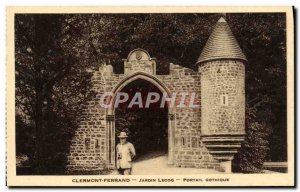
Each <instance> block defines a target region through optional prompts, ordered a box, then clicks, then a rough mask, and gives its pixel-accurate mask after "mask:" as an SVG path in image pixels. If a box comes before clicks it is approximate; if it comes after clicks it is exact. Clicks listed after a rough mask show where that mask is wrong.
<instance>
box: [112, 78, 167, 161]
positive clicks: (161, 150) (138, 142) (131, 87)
mask: <svg viewBox="0 0 300 192" xmlns="http://www.w3.org/2000/svg"><path fill="white" fill-rule="evenodd" d="M120 92H123V93H127V94H128V95H129V99H128V100H127V102H124V103H121V104H119V106H118V107H117V108H116V109H115V141H116V144H117V143H119V139H118V137H117V136H118V135H119V133H120V132H121V131H125V132H126V133H127V134H128V138H127V140H128V141H129V142H131V143H132V144H133V145H134V147H135V149H136V154H137V156H136V159H135V161H136V162H138V161H143V160H147V159H151V158H154V157H158V156H162V155H167V154H168V108H167V105H164V106H163V107H161V106H160V104H161V98H162V95H163V93H162V92H161V91H160V89H159V88H158V87H157V86H155V85H153V84H152V83H150V82H149V81H146V80H143V79H137V80H134V81H132V82H130V83H129V84H127V85H126V86H125V87H123V88H122V89H121V90H120ZM150 92H151V93H157V94H159V96H160V97H159V100H158V101H157V102H155V103H151V104H150V105H149V107H146V106H145V104H146V98H147V96H148V94H149V93H150ZM136 93H141V98H142V106H143V107H142V108H141V107H140V106H139V105H132V107H129V105H130V102H131V101H132V99H133V97H134V95H135V94H136Z"/></svg>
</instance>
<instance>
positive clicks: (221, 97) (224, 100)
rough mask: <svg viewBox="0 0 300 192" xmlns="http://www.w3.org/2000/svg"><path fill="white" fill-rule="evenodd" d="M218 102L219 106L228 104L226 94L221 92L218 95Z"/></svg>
mask: <svg viewBox="0 0 300 192" xmlns="http://www.w3.org/2000/svg"><path fill="white" fill-rule="evenodd" d="M220 104H221V106H228V95H227V94H223V95H221V96H220Z"/></svg>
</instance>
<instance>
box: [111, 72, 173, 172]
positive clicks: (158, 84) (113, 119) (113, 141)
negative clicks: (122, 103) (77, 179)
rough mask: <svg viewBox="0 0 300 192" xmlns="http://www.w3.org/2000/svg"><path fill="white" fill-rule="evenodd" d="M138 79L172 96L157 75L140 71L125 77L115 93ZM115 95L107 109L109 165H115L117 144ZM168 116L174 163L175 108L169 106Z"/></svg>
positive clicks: (170, 147) (170, 160)
mask: <svg viewBox="0 0 300 192" xmlns="http://www.w3.org/2000/svg"><path fill="white" fill-rule="evenodd" d="M137 81H145V82H147V83H149V84H151V85H152V86H153V87H155V88H157V89H158V90H159V91H160V92H161V94H167V95H168V96H169V97H170V96H171V92H170V91H169V89H168V88H167V87H166V86H165V85H164V84H163V83H162V82H161V81H160V80H159V79H158V78H156V77H155V76H153V75H150V74H147V73H143V72H138V73H135V74H132V75H131V76H129V77H127V78H124V79H123V80H122V81H121V82H120V83H119V84H118V85H117V86H116V87H115V88H114V89H113V91H112V92H113V93H114V95H116V93H118V92H120V91H121V90H122V89H124V88H125V87H126V86H128V85H130V84H133V83H134V82H137ZM115 99H116V98H115V97H112V98H111V101H110V102H111V103H112V105H111V107H110V108H108V109H107V115H106V122H107V125H106V130H107V131H106V135H107V138H108V139H107V146H108V147H107V160H108V162H109V165H110V166H111V167H115V144H116V138H115V135H116V126H115V125H116V116H115V115H116V109H115V108H114V107H113V106H114V103H115ZM166 118H167V120H166V121H167V144H168V145H167V146H168V150H167V153H168V164H173V158H174V129H175V121H174V109H173V108H169V107H167V112H166Z"/></svg>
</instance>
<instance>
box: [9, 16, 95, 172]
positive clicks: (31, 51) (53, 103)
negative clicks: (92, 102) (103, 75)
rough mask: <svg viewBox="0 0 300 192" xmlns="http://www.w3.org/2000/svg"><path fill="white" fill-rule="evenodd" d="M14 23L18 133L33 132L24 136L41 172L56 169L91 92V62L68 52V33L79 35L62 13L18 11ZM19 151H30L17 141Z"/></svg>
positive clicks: (35, 166) (62, 162)
mask: <svg viewBox="0 0 300 192" xmlns="http://www.w3.org/2000/svg"><path fill="white" fill-rule="evenodd" d="M15 22H16V23H15V24H16V32H15V37H16V40H15V43H16V49H15V56H16V63H15V65H16V114H17V119H16V120H17V132H20V133H25V132H27V131H28V133H29V132H31V134H30V135H28V134H25V135H24V136H23V137H26V136H27V138H26V139H25V140H27V141H29V142H30V143H31V142H32V140H33V141H34V146H31V148H32V149H34V150H33V151H30V154H29V157H32V158H33V160H32V161H33V162H34V164H33V166H34V168H35V170H36V172H37V173H41V174H42V173H48V172H49V171H50V170H52V171H57V169H59V170H60V169H63V168H61V167H64V161H65V160H66V158H65V157H63V156H65V155H64V154H65V153H67V147H65V146H68V145H66V144H65V143H68V142H69V140H70V138H71V137H72V134H73V132H74V130H75V128H76V123H77V122H78V120H79V119H78V117H79V114H80V109H81V104H83V103H84V102H85V101H86V99H87V98H88V97H89V95H90V94H89V93H88V90H89V87H90V78H91V74H90V73H89V72H88V71H87V69H88V68H89V67H90V66H89V65H87V62H82V60H80V58H79V57H76V55H72V54H70V53H68V52H67V51H65V50H66V48H65V47H64V46H65V44H64V42H65V39H66V37H67V36H72V37H73V38H76V35H77V34H75V32H74V31H73V30H72V29H68V28H67V25H66V24H65V23H66V22H65V18H64V17H63V16H62V15H16V21H15ZM32 127H33V128H34V130H32V129H31V128H32ZM19 136H20V135H19ZM20 142H21V141H20ZM22 143H23V142H22ZM25 143H26V142H25ZM25 146H26V145H25ZM25 146H24V147H25ZM26 148H28V146H26ZM18 153H28V151H26V150H25V148H23V146H21V145H17V154H18ZM32 153H33V154H32Z"/></svg>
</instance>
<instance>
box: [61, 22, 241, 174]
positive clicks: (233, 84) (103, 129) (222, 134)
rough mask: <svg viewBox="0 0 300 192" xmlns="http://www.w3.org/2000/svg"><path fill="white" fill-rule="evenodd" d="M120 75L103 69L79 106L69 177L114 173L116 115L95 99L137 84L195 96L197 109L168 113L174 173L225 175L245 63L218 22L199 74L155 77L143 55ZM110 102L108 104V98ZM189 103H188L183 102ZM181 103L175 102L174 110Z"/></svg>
mask: <svg viewBox="0 0 300 192" xmlns="http://www.w3.org/2000/svg"><path fill="white" fill-rule="evenodd" d="M123 61H124V74H115V73H114V72H113V68H112V66H111V65H106V64H104V65H102V66H101V67H100V68H99V70H98V71H95V72H94V75H93V77H92V82H93V85H94V86H93V91H95V92H96V93H97V94H96V97H95V98H94V99H92V100H91V101H89V102H88V104H87V105H85V106H84V112H83V114H82V120H81V122H80V126H79V127H78V129H77V131H76V133H75V136H74V138H73V140H72V144H71V146H70V153H69V156H68V162H69V164H68V167H67V168H68V170H69V171H90V170H93V171H95V170H104V169H113V168H115V145H116V141H115V114H114V109H113V108H108V109H104V108H102V107H101V106H100V105H99V98H100V96H101V95H102V94H103V93H104V92H112V93H117V92H119V91H120V90H121V89H122V88H123V87H125V86H126V85H128V84H129V83H130V82H133V81H135V80H138V79H143V80H146V81H148V82H150V83H152V84H153V85H155V86H157V88H158V89H159V90H160V91H161V92H162V93H165V94H167V95H169V96H170V95H172V94H173V93H180V92H188V93H191V92H194V93H196V98H195V101H196V104H198V105H200V108H169V109H168V113H169V119H168V163H169V164H170V165H173V166H177V167H195V168H209V169H215V170H219V171H226V172H230V166H231V165H230V162H231V160H232V159H233V155H234V154H235V153H237V152H238V149H239V148H240V145H241V142H242V141H243V139H244V134H245V63H246V57H245V56H244V54H243V52H242V51H241V49H240V47H239V45H238V43H237V42H236V40H235V38H234V36H233V35H232V33H231V31H230V29H229V26H228V24H227V23H226V21H225V20H224V19H223V18H221V19H220V20H219V21H218V23H217V24H216V26H215V28H214V30H213V32H212V35H211V36H210V37H209V40H208V42H207V44H206V46H205V47H204V49H203V52H202V53H201V54H200V57H199V59H198V61H197V64H198V66H199V70H198V71H193V70H191V69H188V68H184V67H181V66H180V65H175V64H170V73H169V74H168V75H156V60H155V58H151V57H150V55H149V53H148V52H147V51H145V50H143V49H135V50H133V51H131V52H130V53H129V55H128V57H127V59H124V60H123ZM112 100H113V98H112ZM187 100H189V98H187ZM179 102H180V100H179V99H178V97H177V99H176V101H175V103H176V105H178V104H179Z"/></svg>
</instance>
